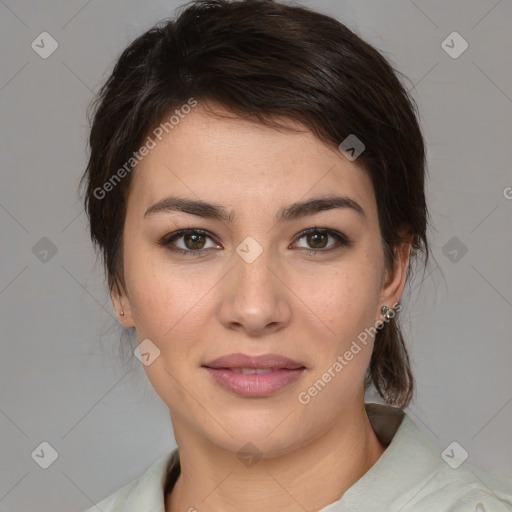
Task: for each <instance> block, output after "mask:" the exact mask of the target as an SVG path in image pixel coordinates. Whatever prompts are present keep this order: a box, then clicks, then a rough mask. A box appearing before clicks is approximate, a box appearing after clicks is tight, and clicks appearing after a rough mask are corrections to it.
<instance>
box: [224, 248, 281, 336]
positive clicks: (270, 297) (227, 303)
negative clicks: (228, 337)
mask: <svg viewBox="0 0 512 512" xmlns="http://www.w3.org/2000/svg"><path fill="white" fill-rule="evenodd" d="M280 274H281V275H280ZM283 277H284V276H282V272H280V271H279V265H278V263H276V261H275V260H272V257H271V254H270V251H269V250H264V251H263V252H262V253H261V254H260V256H258V258H256V260H254V261H252V262H251V263H248V262H247V261H245V260H244V259H243V258H242V257H240V256H239V255H238V254H236V255H235V257H234V268H232V270H231V272H229V274H228V276H227V281H226V282H227V284H226V285H225V288H224V290H223V295H222V304H221V307H220V310H219V320H220V322H221V323H222V324H223V325H224V327H226V329H230V330H236V331H240V332H245V333H246V334H247V335H249V336H261V335H264V334H270V333H273V332H276V331H278V330H280V329H283V328H284V327H286V326H287V325H288V324H289V323H290V319H291V308H290V302H289V299H290V293H291V292H290V290H289V288H288V287H287V285H286V283H285V281H284V279H283Z"/></svg>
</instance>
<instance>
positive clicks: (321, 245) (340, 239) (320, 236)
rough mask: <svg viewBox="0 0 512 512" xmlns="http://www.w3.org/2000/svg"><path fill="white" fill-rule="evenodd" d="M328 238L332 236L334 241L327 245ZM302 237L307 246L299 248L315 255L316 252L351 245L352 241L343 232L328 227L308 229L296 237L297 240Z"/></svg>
mask: <svg viewBox="0 0 512 512" xmlns="http://www.w3.org/2000/svg"><path fill="white" fill-rule="evenodd" d="M329 238H333V239H334V240H335V243H333V244H330V245H328V240H329ZM303 239H304V240H305V241H306V244H307V245H308V247H302V248H301V247H299V248H301V249H304V250H305V251H306V254H308V255H310V256H316V255H317V254H323V253H326V252H330V251H332V250H335V249H340V248H342V247H351V246H352V241H351V240H349V239H348V238H347V237H346V236H345V235H344V234H342V233H338V232H337V231H333V230H330V229H319V228H312V229H308V230H306V231H304V232H302V233H301V234H300V235H299V236H298V237H297V241H300V240H303ZM308 249H309V250H308Z"/></svg>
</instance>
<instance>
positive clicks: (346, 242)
mask: <svg viewBox="0 0 512 512" xmlns="http://www.w3.org/2000/svg"><path fill="white" fill-rule="evenodd" d="M311 233H321V234H327V235H328V236H331V237H332V238H334V239H336V240H337V244H334V245H333V246H331V247H328V248H320V249H308V248H307V247H300V248H299V250H302V251H305V252H306V253H308V254H315V255H316V254H322V253H328V252H330V251H332V250H335V249H339V248H342V247H345V248H348V247H351V246H352V245H353V242H352V240H350V239H349V238H348V237H347V236H346V235H345V234H343V233H341V232H339V231H337V230H335V229H329V228H320V227H316V226H315V227H312V228H308V229H305V230H303V231H301V232H300V233H299V234H298V235H296V237H295V238H294V239H293V241H292V244H294V243H296V242H297V241H299V240H301V239H303V238H305V237H306V236H307V235H309V234H311ZM187 234H200V235H204V236H205V237H206V238H209V239H211V240H212V241H214V243H216V244H217V245H220V244H219V243H218V242H216V237H215V236H213V235H212V234H211V233H210V232H208V231H206V230H204V229H201V228H184V229H180V230H178V231H174V232H172V233H169V234H167V235H164V236H163V237H162V238H160V239H159V240H158V242H157V244H158V245H159V246H162V247H164V248H166V249H167V250H169V251H171V252H173V253H181V254H186V255H192V256H200V255H202V254H203V253H206V252H209V251H210V249H212V248H211V247H208V248H206V249H197V250H192V249H182V248H180V247H177V248H176V247H175V248H171V247H170V245H171V243H172V242H174V241H175V240H179V239H180V238H183V237H184V236H185V235H187Z"/></svg>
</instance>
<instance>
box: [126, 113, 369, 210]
mask: <svg viewBox="0 0 512 512" xmlns="http://www.w3.org/2000/svg"><path fill="white" fill-rule="evenodd" d="M215 112H216V114H220V115H221V116H222V117H219V116H218V115H212V114H211V113H210V112H208V111H205V110H204V109H203V108H201V106H200V105H199V106H198V107H196V108H195V109H194V110H192V112H190V113H189V114H187V115H186V116H184V117H183V118H182V119H180V121H179V123H178V124H176V125H174V126H173V128H172V130H168V133H166V132H164V133H163V134H162V140H161V141H160V140H158V139H156V138H155V142H156V146H155V147H154V148H153V149H151V150H150V151H149V153H148V154H147V155H146V156H144V157H143V159H142V160H141V161H140V162H139V164H138V165H137V166H136V168H135V169H134V171H133V173H134V176H133V181H132V185H131V187H130V189H131V190H130V193H129V200H128V202H129V204H130V205H131V206H130V207H131V208H132V209H133V208H135V209H137V210H138V211H140V210H141V209H142V208H148V207H149V206H150V205H152V204H154V203H155V202H157V201H159V200H160V199H162V198H163V197H165V196H166V195H171V194H172V195H174V196H176V195H181V196H184V197H189V198H194V199H201V200H204V201H209V200H211V201H214V202H216V203H220V204H225V205H229V204H232V205H233V209H239V207H240V205H241V204H242V206H245V207H249V206H250V205H253V206H254V207H256V208H260V207H261V205H262V201H264V203H265V205H266V207H268V208H270V207H271V205H272V204H274V203H276V205H277V203H279V205H281V204H285V203H291V202H295V201H297V200H299V199H304V198H306V197H308V196H315V197H316V196H319V195H322V194H333V193H340V194H343V195H345V196H349V197H350V198H352V199H354V200H355V201H357V202H358V203H365V204H366V208H365V209H366V210H367V209H370V210H371V209H372V208H373V207H374V202H375V199H374V194H373V186H372V183H371V180H370V178H369V176H368V174H367V172H366V171H365V170H364V169H363V168H362V167H361V166H360V165H357V164H356V163H355V162H351V161H349V160H348V159H347V158H346V157H345V156H344V155H343V154H342V153H341V152H340V151H338V150H337V149H336V148H333V147H330V146H328V145H326V144H325V143H323V142H322V141H320V140H319V139H318V138H317V137H315V136H314V134H313V133H312V132H311V131H309V130H308V129H307V128H305V127H304V126H303V125H301V124H299V123H298V122H295V121H292V120H288V119H286V120H285V119H280V120H279V122H280V123H282V124H284V125H285V127H286V128H291V129H292V130H288V129H286V128H273V127H269V126H266V125H263V124H260V123H257V122H253V121H249V120H246V119H242V118H239V117H235V116H234V115H233V114H230V113H228V112H227V111H225V110H223V109H222V108H220V107H217V108H216V111H215ZM235 204H237V205H238V206H236V207H235ZM144 211H145V210H144Z"/></svg>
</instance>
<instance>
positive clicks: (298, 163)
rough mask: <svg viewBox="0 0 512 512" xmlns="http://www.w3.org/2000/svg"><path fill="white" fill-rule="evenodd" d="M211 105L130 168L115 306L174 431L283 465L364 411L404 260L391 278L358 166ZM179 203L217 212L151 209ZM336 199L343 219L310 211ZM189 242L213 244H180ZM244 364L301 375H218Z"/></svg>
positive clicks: (334, 211) (304, 139) (298, 136)
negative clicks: (214, 364) (266, 359)
mask: <svg viewBox="0 0 512 512" xmlns="http://www.w3.org/2000/svg"><path fill="white" fill-rule="evenodd" d="M200 106H201V105H199V107H197V108H196V109H194V110H193V111H192V112H191V113H190V114H188V115H187V116H186V117H185V118H184V119H182V120H181V121H180V123H179V124H178V125H177V126H175V127H174V129H173V130H172V131H171V132H170V133H169V134H168V135H166V134H165V132H164V138H163V140H162V141H161V142H158V144H157V146H156V147H155V148H154V149H151V150H150V152H149V154H148V155H147V156H145V157H144V159H143V160H142V161H141V162H140V163H139V164H138V166H137V168H136V169H135V170H134V176H133V182H132V184H131V189H130V192H129V196H128V201H127V214H126V223H125V231H124V269H125V282H126V294H125V293H124V292H123V293H122V295H121V296H118V295H117V294H115V295H113V296H112V298H113V300H114V303H115V305H116V308H117V309H118V311H120V310H121V309H122V310H123V311H124V312H125V315H126V316H125V317H124V319H123V324H124V325H125V326H129V327H132V326H135V328H136V333H137V338H138V341H139V343H140V342H142V341H143V340H150V341H145V342H144V343H145V344H144V345H143V347H144V348H143V349H142V350H141V352H142V353H144V354H146V355H145V356H143V361H144V360H145V361H146V362H147V363H150V364H147V365H146V364H145V365H144V370H145V372H146V374H147V377H148V379H149V380H150V382H151V384H152V386H153V387H154V389H155V391H156V392H157V393H158V395H159V396H160V397H161V398H162V400H163V401H164V402H165V403H166V404H167V406H168V407H169V410H170V413H171V417H172V421H173V425H174V428H175V433H177V429H179V428H180V426H183V428H185V429H187V430H190V429H192V430H193V431H194V432H195V433H196V434H197V435H199V436H202V437H204V438H206V439H208V440H210V441H211V442H212V443H214V444H215V445H217V446H219V447H222V448H224V449H227V450H230V451H232V452H236V451H237V450H239V449H240V447H241V446H243V445H244V444H245V443H247V442H248V441H251V442H252V443H253V444H255V445H256V446H257V447H258V449H259V450H260V451H261V452H263V453H264V454H265V455H266V456H270V455H271V454H274V455H275V454H278V453H281V452H282V451H283V450H291V449H292V448H293V447H295V448H296V447H298V446H301V445H303V444H305V443H306V442H308V441H310V440H312V439H314V438H318V437H319V436H321V435H322V434H323V433H325V432H326V431H327V430H328V429H330V428H333V427H334V426H335V425H340V424H343V422H348V421H350V419H349V416H350V412H351V411H355V410H356V409H357V410H360V407H361V404H362V403H363V399H364V377H365V373H366V369H367V366H368V364H369V360H370V356H371V352H372V347H373V337H372V334H373V332H374V331H373V332H372V331H368V329H371V328H374V327H375V325H377V324H378V323H379V321H382V318H383V317H382V314H381V311H380V309H381V307H382V305H389V306H390V307H391V306H392V305H394V304H395V302H396V301H397V300H398V299H399V298H400V295H401V293H402V289H403V285H404V276H405V270H406V263H407V258H408V251H407V247H405V248H404V250H403V253H402V255H403V259H402V262H401V263H398V264H397V265H398V267H397V269H396V271H395V272H393V273H389V274H388V273H386V272H385V267H384V255H383V249H382V246H381V239H380V232H379V224H378V215H377V206H376V200H375V195H374V190H373V187H372V183H371V180H370V178H369V177H368V175H367V174H366V172H364V171H363V170H362V169H361V168H359V167H358V166H357V165H356V162H352V161H350V160H348V159H347V158H346V157H345V156H344V155H343V154H342V153H341V152H338V151H334V150H332V149H329V148H328V147H327V146H325V145H324V144H323V143H321V142H320V141H319V140H318V139H316V138H315V137H314V136H313V135H312V133H311V132H309V131H303V132H302V133H293V132H289V131H284V130H283V131H276V130H274V129H271V128H268V127H264V126H262V125H259V124H253V123H250V122H248V121H243V120H240V119H235V118H232V119H219V118H216V117H213V116H210V115H208V114H207V113H205V112H204V111H202V110H201V108H200ZM292 126H295V127H298V126H299V125H297V124H292ZM340 142H341V141H340ZM171 196H172V197H174V198H180V199H183V200H188V201H190V202H202V203H208V204H210V205H213V206H211V207H205V206H203V207H201V208H198V207H196V210H195V211H196V213H195V214H193V213H186V212H184V211H180V210H177V209H173V208H172V207H170V206H169V207H168V208H167V209H166V208H157V207H155V208H153V209H152V211H151V210H150V209H151V208H152V207H154V205H157V204H158V203H160V202H161V201H163V200H165V199H166V198H170V197H171ZM335 197H339V198H345V199H339V200H338V204H339V207H333V204H334V203H335V201H331V204H330V206H329V204H328V203H327V205H326V204H324V205H323V207H319V208H317V206H319V205H320V206H321V203H316V206H315V203H311V204H310V205H309V206H304V205H306V203H309V202H310V201H313V200H314V199H315V200H322V199H325V198H331V199H333V198H335ZM171 202H172V201H170V202H169V204H171ZM148 210H149V211H148ZM219 211H221V212H224V213H225V214H226V217H225V218H216V216H214V215H213V212H217V213H218V212H219ZM184 229H190V230H201V231H200V232H191V233H189V234H185V235H183V234H182V235H177V236H175V237H174V239H173V240H171V238H173V237H172V234H173V233H176V232H177V231H178V230H184ZM316 229H318V231H315V230H316ZM306 230H312V232H310V233H309V234H308V233H304V232H305V231H306ZM169 235H171V236H169ZM338 237H339V238H338ZM162 240H163V241H162ZM165 243H167V245H165ZM398 261H400V259H399V260H398ZM365 329H366V331H365ZM365 332H366V336H364V334H363V333H365ZM368 332H370V333H371V334H370V335H368ZM363 339H365V342H363V341H362V340H363ZM354 343H355V345H354ZM356 347H359V350H357V348H356ZM158 351H159V352H158ZM235 353H236V354H239V353H242V354H246V355H248V356H258V355H264V354H274V355H276V354H277V355H280V356H284V357H287V358H289V359H291V360H293V361H294V362H295V363H296V364H297V366H300V367H303V369H299V370H295V371H293V370H290V369H282V368H281V369H280V370H278V371H276V372H275V374H274V375H269V373H266V374H261V375H245V374H240V373H239V372H237V371H236V370H224V371H222V370H216V371H215V370H214V371H212V370H208V369H207V368H206V366H207V364H208V363H209V362H211V361H213V360H215V359H217V358H219V357H222V356H227V355H230V354H235ZM147 354H149V355H147ZM350 354H352V356H350ZM337 363H338V364H337ZM234 364H236V363H234ZM268 365H270V363H268ZM268 365H267V366H268ZM239 366H240V365H239ZM243 366H250V365H249V364H243ZM278 366H281V367H282V366H283V365H278ZM340 366H341V369H340ZM304 368H305V369H304ZM274 370H275V368H274ZM214 375H216V376H217V378H218V380H217V378H215V377H214ZM292 376H293V378H292ZM244 379H245V380H244ZM226 380H227V381H229V382H231V383H232V384H231V387H230V386H229V385H228V384H226V385H224V384H222V382H224V383H225V382H226ZM319 381H320V383H319ZM315 383H316V384H315ZM315 385H316V387H315ZM226 386H227V387H226ZM312 387H313V389H312ZM315 391H316V392H315Z"/></svg>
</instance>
